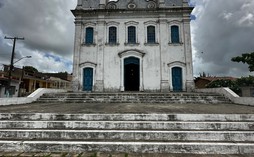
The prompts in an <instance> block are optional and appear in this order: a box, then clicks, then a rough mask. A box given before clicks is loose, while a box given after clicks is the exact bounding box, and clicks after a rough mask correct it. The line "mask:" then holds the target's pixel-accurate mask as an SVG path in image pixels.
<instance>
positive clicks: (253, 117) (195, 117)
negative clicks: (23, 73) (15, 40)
mask: <svg viewBox="0 0 254 157" xmlns="http://www.w3.org/2000/svg"><path fill="white" fill-rule="evenodd" d="M0 120H1V121H7V120H11V121H15V120H17V121H39V120H40V121H58V120H62V121H73V120H74V121H75V120H76V121H187V122H188V121H192V122H194V121H197V122H202V121H208V122H209V121H211V122H251V121H254V114H59V113H0Z"/></svg>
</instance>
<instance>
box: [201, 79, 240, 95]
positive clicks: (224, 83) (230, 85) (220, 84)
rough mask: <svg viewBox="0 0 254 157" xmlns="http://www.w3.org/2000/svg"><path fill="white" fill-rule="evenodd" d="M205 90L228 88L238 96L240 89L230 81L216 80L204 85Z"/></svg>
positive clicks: (234, 82)
mask: <svg viewBox="0 0 254 157" xmlns="http://www.w3.org/2000/svg"><path fill="white" fill-rule="evenodd" d="M206 87H207V88H220V87H228V88H230V89H231V90H233V91H234V92H235V93H237V94H239V93H240V92H241V89H240V87H239V85H238V84H237V83H236V81H232V80H216V81H212V82H211V83H209V84H207V85H206Z"/></svg>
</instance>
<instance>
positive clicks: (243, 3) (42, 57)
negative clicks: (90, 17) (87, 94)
mask: <svg viewBox="0 0 254 157" xmlns="http://www.w3.org/2000/svg"><path fill="white" fill-rule="evenodd" d="M76 3H77V2H76V0H0V65H1V64H9V63H10V57H11V51H12V44H13V41H12V40H7V39H4V37H5V36H10V37H14V36H17V37H24V38H25V40H18V41H17V45H16V51H15V60H18V59H19V58H22V57H24V56H32V58H30V59H27V58H26V59H22V60H21V61H19V62H17V63H16V64H15V66H18V67H22V66H34V67H35V68H37V69H38V70H39V71H42V72H64V71H67V72H69V73H71V72H72V55H73V44H74V17H73V15H72V13H71V12H70V10H71V9H74V8H75V6H76ZM190 4H191V5H192V6H194V7H195V9H194V10H193V12H192V17H193V18H192V19H193V20H192V21H191V35H192V51H193V64H194V75H195V76H198V75H199V73H203V72H205V73H206V74H209V75H211V76H234V77H241V76H248V75H253V74H254V73H250V72H249V71H248V66H247V65H244V64H242V63H235V62H232V61H231V58H232V57H235V56H238V55H241V54H242V53H249V52H254V38H253V37H254V9H253V8H254V1H253V0H190Z"/></svg>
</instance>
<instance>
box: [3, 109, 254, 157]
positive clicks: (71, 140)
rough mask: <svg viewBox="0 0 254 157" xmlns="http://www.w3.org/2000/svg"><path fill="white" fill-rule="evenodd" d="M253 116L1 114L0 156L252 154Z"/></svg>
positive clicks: (253, 151)
mask: <svg viewBox="0 0 254 157" xmlns="http://www.w3.org/2000/svg"><path fill="white" fill-rule="evenodd" d="M253 135H254V114H246V115H245V114H57V113H44V114H41V113H23V114H21V113H16V114H15V113H0V139H1V140H0V152H13V151H17V152H74V153H75V152H76V153H79V152H110V153H111V152H117V153H154V154H156V153H184V154H254V136H253Z"/></svg>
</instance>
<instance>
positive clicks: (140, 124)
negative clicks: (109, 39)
mask: <svg viewBox="0 0 254 157" xmlns="http://www.w3.org/2000/svg"><path fill="white" fill-rule="evenodd" d="M0 128H1V129H9V128H12V129H14V128H15V129H29V128H36V129H105V130H112V129H116V130H139V129H141V130H143V129H144V130H254V122H179V121H0Z"/></svg>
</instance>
